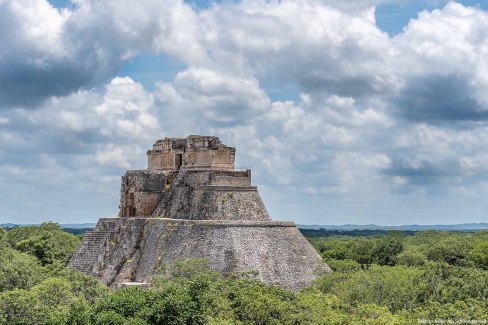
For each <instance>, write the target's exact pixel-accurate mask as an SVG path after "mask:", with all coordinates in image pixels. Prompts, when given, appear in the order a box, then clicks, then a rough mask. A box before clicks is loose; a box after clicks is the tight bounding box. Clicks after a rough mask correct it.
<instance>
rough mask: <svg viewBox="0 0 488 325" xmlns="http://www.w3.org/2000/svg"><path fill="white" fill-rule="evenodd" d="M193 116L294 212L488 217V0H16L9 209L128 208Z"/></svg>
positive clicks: (7, 118) (195, 130)
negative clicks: (130, 191)
mask: <svg viewBox="0 0 488 325" xmlns="http://www.w3.org/2000/svg"><path fill="white" fill-rule="evenodd" d="M478 2H479V4H478ZM189 134H212V135H217V136H219V137H220V138H221V139H222V140H223V142H224V143H226V144H228V145H232V146H236V147H237V166H238V167H241V168H252V169H253V177H254V179H253V181H254V184H255V185H257V186H259V188H260V193H261V196H262V197H263V199H264V201H265V203H266V205H267V207H268V210H269V211H270V213H271V215H272V216H273V218H274V219H276V220H292V221H295V222H297V223H305V224H345V223H358V224H367V223H376V224H384V225H399V224H412V223H418V224H434V223H444V224H446V223H463V222H486V221H487V220H488V218H487V215H488V5H487V2H486V1H481V0H479V1H468V0H465V1H457V2H454V1H451V2H449V1H443V0H437V1H434V0H432V1H428V0H422V1H421V0H349V1H343V0H289V1H287V0H282V1H274V0H273V1H271V0H269V1H266V0H243V1H219V2H213V3H209V2H207V1H186V2H185V1H182V0H137V1H135V0H117V1H116V0H104V1H98V0H72V1H63V0H57V1H54V0H53V1H47V0H0V223H1V222H15V223H34V222H41V221H44V220H55V221H58V222H62V223H67V222H94V221H96V220H97V219H98V218H99V217H108V216H114V215H116V214H117V212H118V199H119V188H120V176H121V175H122V174H124V173H125V171H126V170H127V169H142V168H145V167H146V156H145V151H146V150H147V149H149V148H150V147H151V145H152V143H153V142H154V141H155V140H156V139H158V138H162V137H165V136H182V137H183V136H186V135H189Z"/></svg>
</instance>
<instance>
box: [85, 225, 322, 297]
mask: <svg viewBox="0 0 488 325" xmlns="http://www.w3.org/2000/svg"><path fill="white" fill-rule="evenodd" d="M112 220H117V221H116V225H117V226H116V227H115V228H114V229H113V231H111V232H110V234H109V236H107V237H106V238H105V242H104V245H103V247H102V248H101V249H100V251H99V254H98V257H97V259H96V260H95V261H94V263H93V266H92V268H91V270H90V271H89V272H87V273H91V274H93V275H95V276H97V277H98V278H100V279H101V280H102V281H103V282H104V283H106V284H107V285H111V286H113V287H117V284H118V283H125V282H150V281H151V279H152V277H153V276H154V275H155V274H157V273H158V272H159V271H158V270H159V268H160V267H161V265H163V264H172V263H174V261H177V260H183V259H189V258H206V259H208V260H209V262H210V267H211V268H212V269H214V270H217V271H220V272H222V273H223V274H224V275H225V274H229V273H232V272H247V271H256V272H257V273H258V277H259V278H260V279H261V280H262V281H264V282H266V283H273V284H280V285H283V286H285V287H288V288H292V289H301V288H304V287H306V286H308V285H310V284H311V282H312V281H313V280H314V279H315V278H316V277H317V276H318V275H319V274H322V273H324V272H327V271H329V268H328V267H327V266H326V265H325V264H323V263H322V261H321V259H320V256H319V255H318V253H317V252H316V251H315V250H314V249H313V248H312V246H310V244H309V243H308V242H307V241H306V239H305V238H304V237H303V236H302V235H301V234H300V232H299V231H298V229H297V228H296V227H295V224H294V223H291V222H269V221H268V222H263V221H246V220H223V221H216V220H208V221H202V220H200V221H191V220H172V219H158V218H155V219H151V218H130V219H100V221H99V223H98V225H97V230H98V231H103V229H107V228H108V227H112V224H113V222H112ZM120 220H122V221H120ZM85 241H86V240H85V239H84V240H83V242H82V245H86V242H85Z"/></svg>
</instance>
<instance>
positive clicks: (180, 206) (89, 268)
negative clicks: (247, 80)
mask: <svg viewBox="0 0 488 325" xmlns="http://www.w3.org/2000/svg"><path fill="white" fill-rule="evenodd" d="M235 152H236V150H235V148H232V147H227V146H225V145H224V144H223V143H222V142H221V141H220V140H219V138H217V137H214V136H195V135H191V136H189V137H188V138H165V139H163V140H158V141H156V143H155V144H154V145H153V148H152V150H149V151H148V152H147V156H148V167H147V169H144V170H130V171H128V172H127V173H126V174H125V175H124V176H123V177H122V186H121V190H120V212H119V216H118V217H117V218H103V219H100V220H99V221H98V223H97V226H96V228H95V230H93V231H91V232H87V233H86V234H85V236H84V237H83V241H82V243H81V245H80V247H79V249H78V252H77V253H76V254H75V255H74V256H73V258H72V259H71V261H70V266H71V267H73V268H76V269H78V270H80V271H82V272H84V273H86V274H90V275H93V276H95V277H97V278H99V279H100V280H101V281H102V282H104V283H106V284H107V285H109V286H111V287H113V288H115V287H118V286H121V285H127V284H136V285H138V284H141V285H145V284H149V283H150V282H151V279H152V277H153V276H154V275H155V274H157V272H158V269H160V266H161V265H162V264H171V263H173V262H174V261H177V260H184V259H189V258H206V259H208V261H209V264H210V267H211V268H212V269H215V270H217V271H220V272H221V273H222V274H223V275H226V274H229V273H232V272H246V271H256V272H257V276H258V277H259V278H260V279H261V280H262V281H264V282H266V283H272V284H279V285H282V286H285V287H288V288H291V289H295V290H297V289H301V288H304V287H306V286H308V285H310V284H311V282H312V281H313V280H314V279H315V278H316V277H317V276H318V275H320V274H323V273H324V272H328V271H329V270H330V269H329V268H328V267H327V265H325V264H324V263H323V262H322V260H321V259H320V255H319V254H318V253H317V252H316V251H315V250H314V249H313V247H312V246H311V245H310V244H309V243H308V242H307V240H306V239H305V238H304V237H303V236H302V234H301V233H300V232H299V231H298V229H297V228H296V226H295V224H294V223H293V222H282V221H272V220H271V218H270V216H269V214H268V212H267V211H266V208H265V206H264V204H263V202H262V200H261V197H260V196H259V193H258V190H257V188H256V187H255V186H252V185H251V171H250V170H238V169H235V167H234V159H235Z"/></svg>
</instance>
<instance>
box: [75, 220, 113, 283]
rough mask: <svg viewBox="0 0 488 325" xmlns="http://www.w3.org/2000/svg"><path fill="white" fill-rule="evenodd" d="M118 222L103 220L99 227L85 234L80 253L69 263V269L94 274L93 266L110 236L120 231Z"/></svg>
mask: <svg viewBox="0 0 488 325" xmlns="http://www.w3.org/2000/svg"><path fill="white" fill-rule="evenodd" d="M117 221H118V220H113V219H112V220H108V219H101V220H100V221H99V223H98V224H97V227H96V228H95V229H94V230H92V231H88V232H86V233H85V235H84V236H83V240H82V241H81V244H80V247H79V249H78V251H77V252H76V253H75V254H74V255H73V257H72V258H71V260H70V262H69V265H68V266H69V267H71V268H74V269H76V270H78V271H81V272H83V273H85V274H92V270H93V265H94V264H95V261H96V260H97V257H98V255H99V254H103V252H102V248H103V247H104V245H105V243H106V242H107V239H108V238H109V236H110V234H112V233H115V232H116V231H117V230H118V227H117V225H118V222H117Z"/></svg>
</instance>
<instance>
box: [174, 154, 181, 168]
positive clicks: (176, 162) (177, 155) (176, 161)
mask: <svg viewBox="0 0 488 325" xmlns="http://www.w3.org/2000/svg"><path fill="white" fill-rule="evenodd" d="M181 160H182V154H176V155H175V165H176V169H178V170H180V167H181V163H182V162H181Z"/></svg>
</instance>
